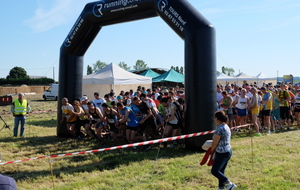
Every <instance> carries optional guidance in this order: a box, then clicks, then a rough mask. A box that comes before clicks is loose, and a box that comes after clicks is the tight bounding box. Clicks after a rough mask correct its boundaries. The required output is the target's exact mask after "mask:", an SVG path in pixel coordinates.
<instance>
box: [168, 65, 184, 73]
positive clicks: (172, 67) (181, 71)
mask: <svg viewBox="0 0 300 190" xmlns="http://www.w3.org/2000/svg"><path fill="white" fill-rule="evenodd" d="M171 69H173V70H174V71H176V72H178V73H181V74H183V73H184V69H183V67H180V68H179V67H178V66H176V67H174V66H171Z"/></svg>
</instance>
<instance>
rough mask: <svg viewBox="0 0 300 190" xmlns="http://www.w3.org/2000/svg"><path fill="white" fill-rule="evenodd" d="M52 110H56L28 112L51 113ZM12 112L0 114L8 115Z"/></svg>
mask: <svg viewBox="0 0 300 190" xmlns="http://www.w3.org/2000/svg"><path fill="white" fill-rule="evenodd" d="M52 112H57V110H48V111H31V112H30V113H37V114H41V113H52ZM9 114H12V113H11V112H6V113H1V114H0V115H9Z"/></svg>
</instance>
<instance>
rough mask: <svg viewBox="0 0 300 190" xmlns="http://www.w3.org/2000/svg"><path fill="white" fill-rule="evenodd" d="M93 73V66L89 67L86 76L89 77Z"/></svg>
mask: <svg viewBox="0 0 300 190" xmlns="http://www.w3.org/2000/svg"><path fill="white" fill-rule="evenodd" d="M92 73H93V68H92V67H91V66H89V65H88V66H87V72H86V74H87V75H90V74H92Z"/></svg>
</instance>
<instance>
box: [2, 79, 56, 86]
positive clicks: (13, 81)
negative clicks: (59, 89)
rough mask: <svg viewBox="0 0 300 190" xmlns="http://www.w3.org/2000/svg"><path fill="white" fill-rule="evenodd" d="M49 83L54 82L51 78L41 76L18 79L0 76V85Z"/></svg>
mask: <svg viewBox="0 0 300 190" xmlns="http://www.w3.org/2000/svg"><path fill="white" fill-rule="evenodd" d="M50 83H54V80H53V79H51V78H47V77H43V78H37V79H31V78H28V77H25V78H18V79H13V78H10V79H5V78H0V85H22V84H26V85H48V84H50Z"/></svg>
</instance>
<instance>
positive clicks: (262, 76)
mask: <svg viewBox="0 0 300 190" xmlns="http://www.w3.org/2000/svg"><path fill="white" fill-rule="evenodd" d="M256 79H257V86H258V87H261V86H263V84H264V83H265V84H267V83H272V84H273V85H275V84H276V82H277V78H276V77H269V76H267V75H266V74H264V73H259V74H258V75H257V76H256Z"/></svg>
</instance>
